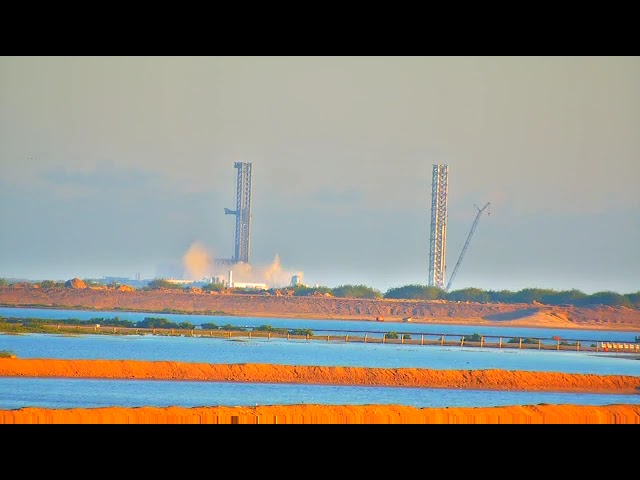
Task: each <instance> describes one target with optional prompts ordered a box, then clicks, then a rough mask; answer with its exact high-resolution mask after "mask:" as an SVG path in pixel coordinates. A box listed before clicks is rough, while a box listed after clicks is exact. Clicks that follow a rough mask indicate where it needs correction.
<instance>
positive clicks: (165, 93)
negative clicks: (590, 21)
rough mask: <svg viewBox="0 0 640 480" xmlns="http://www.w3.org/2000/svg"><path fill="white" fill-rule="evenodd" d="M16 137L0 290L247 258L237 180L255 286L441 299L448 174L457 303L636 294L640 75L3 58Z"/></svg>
mask: <svg viewBox="0 0 640 480" xmlns="http://www.w3.org/2000/svg"><path fill="white" fill-rule="evenodd" d="M0 122H1V126H0V173H1V175H0V232H1V233H0V277H5V278H29V279H61V280H66V279H69V278H72V277H80V278H88V277H91V278H100V277H103V276H122V277H130V278H134V277H135V276H136V274H140V276H141V277H142V278H155V277H169V276H174V277H182V278H186V277H188V276H189V275H193V274H194V272H193V271H192V270H193V269H190V268H188V265H186V264H185V256H188V255H187V253H188V252H191V253H193V252H194V251H196V253H198V255H200V256H199V257H198V258H197V259H196V261H197V262H199V261H200V260H202V263H203V264H206V263H207V261H208V260H207V257H209V260H211V259H212V258H216V257H218V258H230V257H231V256H232V255H233V253H234V232H235V217H233V216H231V215H225V214H224V207H228V208H235V195H236V191H235V190H236V169H235V168H234V167H233V164H234V162H237V161H241V162H251V163H252V170H253V177H252V180H253V190H252V224H251V253H250V259H251V264H252V269H253V271H254V273H255V272H258V271H260V272H263V271H266V270H268V269H269V268H271V270H274V268H275V269H276V270H278V269H279V270H278V271H279V273H280V274H282V275H281V276H283V277H286V279H287V281H288V278H289V277H290V275H291V274H293V273H302V274H303V276H304V281H305V283H309V284H315V283H318V284H320V285H326V286H329V287H335V286H338V285H341V284H347V283H349V284H365V285H369V286H372V287H374V288H378V289H380V290H381V291H383V292H384V291H386V290H387V289H388V288H391V287H397V286H402V285H407V284H413V283H418V284H426V283H427V271H428V265H427V262H428V254H429V220H430V203H431V170H432V166H433V164H438V163H442V164H447V165H449V217H448V234H447V236H448V238H447V270H446V278H445V281H447V280H448V278H449V274H450V273H451V272H452V270H453V267H454V265H455V263H456V261H457V259H458V256H459V254H460V251H461V250H462V246H463V244H464V241H465V239H466V237H467V234H468V233H469V229H470V228H471V225H472V223H473V220H474V218H475V216H476V213H477V210H476V207H475V206H474V205H477V206H478V207H482V206H483V205H484V204H485V203H487V202H491V210H490V211H491V213H490V215H486V214H483V215H482V217H481V218H480V222H479V225H478V228H477V229H476V231H475V234H474V236H473V238H472V240H471V243H470V246H469V249H468V250H467V253H466V256H465V257H464V260H463V262H462V264H461V266H460V269H459V270H458V273H457V275H456V277H455V281H454V284H453V286H452V288H453V289H459V288H465V287H470V286H473V287H479V288H483V289H487V290H489V289H491V290H499V289H509V290H519V289H521V288H526V287H540V288H554V289H559V290H565V289H572V288H578V289H580V290H583V291H584V292H586V293H593V292H595V291H601V290H613V291H617V292H620V293H630V292H635V291H638V290H640V57H0ZM276 256H279V260H280V265H279V266H278V265H276V266H275V267H274V265H273V262H274V259H275V258H276ZM192 260H193V259H192ZM206 269H207V268H204V270H202V272H204V271H205V270H206ZM202 272H200V271H198V272H196V274H198V275H199V274H200V273H202ZM205 273H206V272H205ZM209 273H216V272H209ZM261 274H262V273H261ZM274 278H275V277H271V280H272V281H273V279H274ZM255 281H257V280H255ZM274 286H277V285H274Z"/></svg>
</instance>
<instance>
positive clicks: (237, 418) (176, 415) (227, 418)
mask: <svg viewBox="0 0 640 480" xmlns="http://www.w3.org/2000/svg"><path fill="white" fill-rule="evenodd" d="M233 423H238V424H635V425H638V424H640V405H606V406H576V405H529V406H522V407H521V406H515V407H491V408H414V407H405V406H399V405H357V406H340V405H287V406H258V407H195V408H182V407H167V408H152V407H141V408H121V407H111V408H93V409H85V408H73V409H61V410H48V409H42V408H23V409H20V410H0V424H233Z"/></svg>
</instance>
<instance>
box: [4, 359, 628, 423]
mask: <svg viewBox="0 0 640 480" xmlns="http://www.w3.org/2000/svg"><path fill="white" fill-rule="evenodd" d="M0 376H28V377H73V378H110V379H163V380H198V381H235V382H267V383H280V382H285V383H306V384H334V385H368V386H372V385H378V386H383V385H386V386H405V387H427V388H465V389H495V390H527V391H534V390H539V391H570V392H592V393H593V392H601V393H605V392H606V393H620V394H633V393H638V391H639V389H640V378H639V377H633V376H624V375H605V376H602V375H579V374H562V373H539V372H525V371H504V370H429V369H415V368H397V369H381V368H359V367H318V366H287V365H269V364H231V365H227V364H223V365H216V364H205V363H180V362H166V361H160V362H149V361H132V360H48V359H24V360H23V359H8V358H3V359H0ZM0 423H4V424H10V423H252V424H255V423H358V424H361V423H383V424H394V423H634V424H637V423H640V405H609V406H603V407H592V406H572V405H537V406H513V407H492V408H422V409H418V408H413V407H406V406H399V405H363V406H335V405H290V406H256V407H217V406H212V407H198V408H181V407H169V408H153V407H141V408H122V407H113V408H96V409H60V410H55V409H53V410H52V409H41V408H24V409H19V410H0Z"/></svg>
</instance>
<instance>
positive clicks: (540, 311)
mask: <svg viewBox="0 0 640 480" xmlns="http://www.w3.org/2000/svg"><path fill="white" fill-rule="evenodd" d="M0 304H2V305H4V306H16V307H20V306H22V307H27V306H39V307H49V308H61V309H67V308H70V309H78V308H82V309H90V310H94V311H95V312H96V316H100V314H99V312H100V311H101V310H114V309H116V310H122V311H139V312H140V311H144V312H158V313H162V312H163V311H165V309H169V311H180V312H190V313H194V314H214V313H215V312H217V314H226V315H235V316H251V317H275V318H313V319H333V320H367V321H376V319H377V318H383V319H384V321H385V322H402V321H403V320H405V319H409V318H411V321H412V322H414V323H423V324H433V325H438V324H457V325H477V326H504V327H533V328H561V329H588V330H626V331H640V309H637V308H627V307H610V306H604V305H595V306H591V307H575V306H570V305H560V306H551V305H541V304H501V303H472V302H469V303H468V302H447V301H443V300H431V301H427V300H390V299H356V298H334V297H315V296H312V297H295V296H294V297H287V296H273V295H272V296H265V295H257V294H256V295H240V294H233V295H211V294H203V293H188V292H176V291H144V290H137V291H131V292H122V291H118V290H115V289H108V288H101V289H94V288H84V289H74V288H34V287H33V286H31V287H0ZM265 323H268V322H265Z"/></svg>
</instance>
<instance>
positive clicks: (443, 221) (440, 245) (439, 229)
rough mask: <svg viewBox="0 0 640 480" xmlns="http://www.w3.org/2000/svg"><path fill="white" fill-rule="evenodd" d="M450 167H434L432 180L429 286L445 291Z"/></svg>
mask: <svg viewBox="0 0 640 480" xmlns="http://www.w3.org/2000/svg"><path fill="white" fill-rule="evenodd" d="M448 175H449V166H448V165H434V166H433V174H432V179H431V233H430V235H429V286H432V287H439V288H442V289H444V273H445V253H446V246H447V201H448V197H449V193H448V190H449V179H448Z"/></svg>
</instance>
